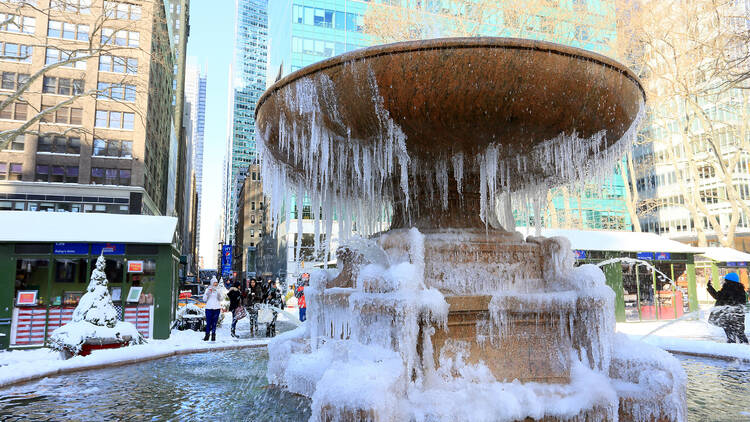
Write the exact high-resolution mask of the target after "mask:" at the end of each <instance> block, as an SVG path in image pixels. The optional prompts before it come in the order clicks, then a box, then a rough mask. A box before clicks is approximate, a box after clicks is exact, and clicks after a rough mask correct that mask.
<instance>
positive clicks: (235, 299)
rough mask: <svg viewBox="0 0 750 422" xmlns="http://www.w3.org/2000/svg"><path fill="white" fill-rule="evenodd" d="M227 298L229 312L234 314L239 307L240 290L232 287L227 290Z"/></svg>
mask: <svg viewBox="0 0 750 422" xmlns="http://www.w3.org/2000/svg"><path fill="white" fill-rule="evenodd" d="M227 297H229V312H234V310H235V309H236V308H237V306H239V305H240V301H241V300H242V293H241V292H240V289H238V288H236V287H234V286H232V288H231V289H229V292H227Z"/></svg>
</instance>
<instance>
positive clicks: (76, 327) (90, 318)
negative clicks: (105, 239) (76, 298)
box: [49, 255, 144, 354]
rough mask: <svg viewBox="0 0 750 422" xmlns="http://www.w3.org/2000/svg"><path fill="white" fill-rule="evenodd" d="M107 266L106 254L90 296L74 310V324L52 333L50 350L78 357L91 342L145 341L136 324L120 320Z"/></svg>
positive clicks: (100, 260) (96, 271)
mask: <svg viewBox="0 0 750 422" xmlns="http://www.w3.org/2000/svg"><path fill="white" fill-rule="evenodd" d="M105 265H106V261H105V259H104V255H101V256H99V258H98V259H97V260H96V268H95V269H94V271H93V272H92V273H91V281H90V282H89V285H88V288H87V289H86V293H85V294H84V295H83V296H82V297H81V300H80V302H78V306H76V309H75V310H74V311H73V319H72V321H71V322H69V323H67V324H65V325H63V326H62V327H59V328H57V329H55V331H53V332H52V335H51V336H50V340H49V341H50V348H52V349H55V350H59V351H67V352H69V353H71V354H78V353H79V352H80V351H81V347H82V346H83V344H84V343H85V342H87V341H96V342H100V343H101V342H107V341H111V342H128V343H129V344H141V343H143V342H144V340H143V336H141V334H140V333H139V332H138V330H137V329H136V328H135V326H134V325H133V324H131V323H129V322H124V321H119V320H118V319H117V317H118V314H117V310H116V309H115V307H114V305H113V304H112V297H111V296H110V295H109V289H108V288H107V276H106V275H105V273H104V267H105Z"/></svg>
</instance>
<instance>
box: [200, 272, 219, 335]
mask: <svg viewBox="0 0 750 422" xmlns="http://www.w3.org/2000/svg"><path fill="white" fill-rule="evenodd" d="M203 301H204V302H206V308H205V309H206V335H205V337H203V341H208V336H209V335H210V336H211V341H216V324H217V323H218V322H219V314H220V313H221V304H220V302H221V296H220V294H219V281H218V280H216V277H213V278H212V279H211V287H209V288H208V289H206V291H205V292H204V293H203Z"/></svg>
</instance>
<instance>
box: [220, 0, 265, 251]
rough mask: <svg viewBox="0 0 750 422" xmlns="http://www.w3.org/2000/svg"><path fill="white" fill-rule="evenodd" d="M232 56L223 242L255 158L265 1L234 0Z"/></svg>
mask: <svg viewBox="0 0 750 422" xmlns="http://www.w3.org/2000/svg"><path fill="white" fill-rule="evenodd" d="M234 43H235V44H234V57H233V63H232V72H231V75H230V89H231V104H230V107H231V118H232V121H231V131H230V134H231V135H230V137H229V138H228V140H227V142H228V145H227V157H226V160H227V163H228V165H227V172H226V175H225V180H224V183H225V185H226V187H225V188H226V195H227V197H226V198H225V208H224V221H225V224H224V233H223V239H224V242H225V243H232V240H233V238H234V224H235V221H236V218H237V217H236V209H235V208H236V204H237V195H238V193H239V189H240V188H241V186H242V182H243V180H244V176H245V174H246V172H247V167H248V166H249V165H250V164H252V163H254V162H255V161H256V159H257V149H256V146H255V104H256V103H257V101H258V99H259V98H260V96H261V94H263V91H265V89H266V72H267V60H268V58H267V55H268V0H237V2H236V8H235V35H234Z"/></svg>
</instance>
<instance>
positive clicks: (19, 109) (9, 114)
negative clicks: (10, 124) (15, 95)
mask: <svg viewBox="0 0 750 422" xmlns="http://www.w3.org/2000/svg"><path fill="white" fill-rule="evenodd" d="M27 108H28V105H27V104H26V103H21V102H15V103H13V104H9V105H8V106H7V107H5V108H4V109H2V110H0V119H6V120H26V116H27Z"/></svg>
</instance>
